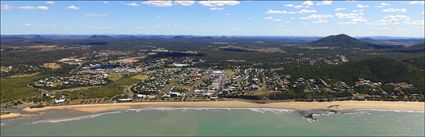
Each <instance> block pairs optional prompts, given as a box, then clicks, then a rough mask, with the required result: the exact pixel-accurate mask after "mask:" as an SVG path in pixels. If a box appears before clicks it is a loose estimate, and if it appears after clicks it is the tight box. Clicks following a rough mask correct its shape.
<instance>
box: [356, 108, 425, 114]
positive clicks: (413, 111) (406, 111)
mask: <svg viewBox="0 0 425 137" xmlns="http://www.w3.org/2000/svg"><path fill="white" fill-rule="evenodd" d="M356 110H357V111H379V112H397V113H425V111H421V110H417V111H415V110H386V109H356Z"/></svg>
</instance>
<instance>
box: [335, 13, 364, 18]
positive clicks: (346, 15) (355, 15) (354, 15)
mask: <svg viewBox="0 0 425 137" xmlns="http://www.w3.org/2000/svg"><path fill="white" fill-rule="evenodd" d="M335 16H336V17H338V18H343V19H344V18H345V19H354V18H362V16H361V15H360V14H358V13H335Z"/></svg>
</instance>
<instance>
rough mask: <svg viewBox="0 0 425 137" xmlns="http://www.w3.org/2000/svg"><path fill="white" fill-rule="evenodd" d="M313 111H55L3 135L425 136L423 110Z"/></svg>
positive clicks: (11, 125)
mask: <svg viewBox="0 0 425 137" xmlns="http://www.w3.org/2000/svg"><path fill="white" fill-rule="evenodd" d="M309 113H312V112H298V111H293V110H286V109H201V108H199V109H165V108H164V109H130V110H121V111H112V112H103V113H97V114H86V113H78V112H71V111H50V112H48V113H45V114H43V115H41V116H36V117H31V118H21V119H14V120H3V121H2V126H1V135H2V136H7V135H16V136H23V135H32V136H34V135H39V136H47V135H49V136H60V135H67V136H76V135H98V136H116V135H130V136H131V135H139V136H140V135H143V136H152V135H157V136H158V135H159V136H167V135H174V136H177V135H179V136H201V135H215V136H217V135H223V136H225V135H227V136H229V135H233V136H264V135H279V136H284V135H292V136H294V135H304V136H319V135H325V136H331V135H334V136H344V135H347V136H350V135H351V136H353V135H358V136H359V135H360V136H361V135H368V136H384V135H392V136H413V135H414V136H424V112H420V111H380V110H350V111H347V112H343V113H331V112H326V111H320V114H316V115H315V118H316V119H317V121H314V120H311V119H306V118H304V115H305V114H309Z"/></svg>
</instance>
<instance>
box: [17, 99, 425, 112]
mask: <svg viewBox="0 0 425 137" xmlns="http://www.w3.org/2000/svg"><path fill="white" fill-rule="evenodd" d="M330 105H338V107H337V108H336V107H335V108H333V109H339V110H343V109H383V110H414V111H424V110H425V109H424V107H425V103H424V102H385V101H335V102H274V103H267V104H259V103H254V102H246V101H206V102H136V103H115V104H86V105H65V106H48V107H43V108H32V109H31V108H25V109H24V111H27V112H43V111H47V110H73V111H81V112H91V113H94V112H102V111H111V110H120V109H130V108H190V107H193V108H201V107H202V108H284V109H293V110H310V109H326V108H327V107H328V106H330Z"/></svg>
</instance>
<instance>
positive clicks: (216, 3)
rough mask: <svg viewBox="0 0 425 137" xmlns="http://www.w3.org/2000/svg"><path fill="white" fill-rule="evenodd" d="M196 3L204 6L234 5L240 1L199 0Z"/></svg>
mask: <svg viewBox="0 0 425 137" xmlns="http://www.w3.org/2000/svg"><path fill="white" fill-rule="evenodd" d="M198 3H199V4H200V5H202V6H206V7H219V6H235V5H238V4H239V3H240V2H239V1H236V0H228V1H199V2H198Z"/></svg>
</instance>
